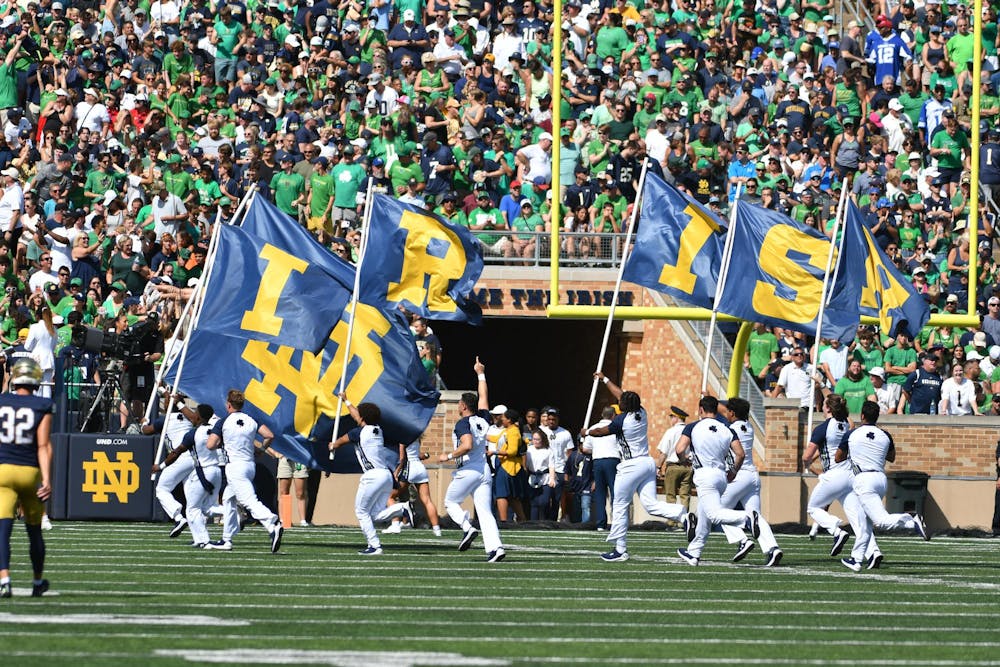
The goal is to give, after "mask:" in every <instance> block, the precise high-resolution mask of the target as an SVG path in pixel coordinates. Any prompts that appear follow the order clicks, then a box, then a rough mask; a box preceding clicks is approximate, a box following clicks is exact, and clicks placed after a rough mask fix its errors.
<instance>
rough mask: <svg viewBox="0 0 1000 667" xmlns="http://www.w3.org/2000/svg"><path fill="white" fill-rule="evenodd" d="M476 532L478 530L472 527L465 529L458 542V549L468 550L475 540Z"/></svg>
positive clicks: (477, 532)
mask: <svg viewBox="0 0 1000 667" xmlns="http://www.w3.org/2000/svg"><path fill="white" fill-rule="evenodd" d="M478 534H479V531H478V530H476V529H475V528H474V527H473V528H469V530H467V531H465V535H463V536H462V541H461V542H459V543H458V550H459V551H468V550H469V547H471V546H472V543H473V542H474V541H475V539H476V535H478Z"/></svg>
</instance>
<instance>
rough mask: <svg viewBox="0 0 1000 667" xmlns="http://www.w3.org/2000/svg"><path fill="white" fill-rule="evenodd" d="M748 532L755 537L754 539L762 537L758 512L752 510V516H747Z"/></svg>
mask: <svg viewBox="0 0 1000 667" xmlns="http://www.w3.org/2000/svg"><path fill="white" fill-rule="evenodd" d="M746 527H747V530H749V531H750V534H751V535H753V539H755V540H756V539H757V538H759V537H760V514H759V513H758V512H757V510H751V512H750V514H749V515H748V516H747V526H746Z"/></svg>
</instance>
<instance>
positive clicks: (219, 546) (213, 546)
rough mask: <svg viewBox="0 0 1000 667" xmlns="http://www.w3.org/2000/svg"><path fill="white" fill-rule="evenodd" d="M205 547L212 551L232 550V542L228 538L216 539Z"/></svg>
mask: <svg viewBox="0 0 1000 667" xmlns="http://www.w3.org/2000/svg"><path fill="white" fill-rule="evenodd" d="M205 548H206V549H209V550H212V551H232V550H233V543H232V542H230V541H229V540H216V541H214V542H209V543H208V544H206V545H205Z"/></svg>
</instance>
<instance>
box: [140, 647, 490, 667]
mask: <svg viewBox="0 0 1000 667" xmlns="http://www.w3.org/2000/svg"><path fill="white" fill-rule="evenodd" d="M153 654H154V655H157V656H163V657H170V658H183V659H184V660H187V661H188V662H202V663H204V662H209V663H225V664H254V665H335V666H338V667H339V666H343V667H355V666H356V665H370V666H371V667H415V666H416V665H442V666H443V667H459V666H465V665H468V666H469V667H480V666H481V667H492V666H496V667H501V666H505V665H509V664H510V660H500V659H495V658H478V657H469V656H464V655H461V654H459V653H420V652H414V651H304V650H291V649H289V650H284V649H235V650H232V649H230V650H223V651H208V650H166V649H157V650H156V651H154V652H153Z"/></svg>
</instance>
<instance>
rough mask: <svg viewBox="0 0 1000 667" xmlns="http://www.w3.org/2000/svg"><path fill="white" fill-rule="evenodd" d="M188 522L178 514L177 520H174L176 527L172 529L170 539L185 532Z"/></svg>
mask: <svg viewBox="0 0 1000 667" xmlns="http://www.w3.org/2000/svg"><path fill="white" fill-rule="evenodd" d="M187 525H188V520H187V519H186V518H184V516H182V515H180V514H178V515H177V518H176V519H174V527H173V528H171V529H170V537H177V536H178V535H180V534H181V533H183V532H184V529H185V528H187Z"/></svg>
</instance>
